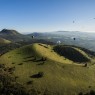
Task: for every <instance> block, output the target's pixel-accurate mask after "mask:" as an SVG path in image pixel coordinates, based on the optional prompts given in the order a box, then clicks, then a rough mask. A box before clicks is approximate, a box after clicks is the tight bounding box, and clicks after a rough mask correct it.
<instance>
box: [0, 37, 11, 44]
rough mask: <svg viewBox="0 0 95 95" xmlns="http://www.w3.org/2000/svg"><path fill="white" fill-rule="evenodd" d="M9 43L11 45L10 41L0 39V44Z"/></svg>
mask: <svg viewBox="0 0 95 95" xmlns="http://www.w3.org/2000/svg"><path fill="white" fill-rule="evenodd" d="M9 43H11V41H9V40H6V39H3V38H0V44H9Z"/></svg>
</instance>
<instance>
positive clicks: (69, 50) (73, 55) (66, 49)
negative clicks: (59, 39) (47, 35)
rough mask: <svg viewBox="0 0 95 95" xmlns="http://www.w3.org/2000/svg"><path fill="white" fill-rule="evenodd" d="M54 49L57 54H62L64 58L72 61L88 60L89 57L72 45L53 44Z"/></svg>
mask: <svg viewBox="0 0 95 95" xmlns="http://www.w3.org/2000/svg"><path fill="white" fill-rule="evenodd" d="M54 51H55V52H57V53H58V54H59V55H61V56H64V57H65V58H67V59H69V60H72V61H74V62H80V63H81V62H88V61H90V59H88V58H87V57H85V56H84V55H83V54H81V53H80V52H79V51H77V50H75V49H74V48H73V47H70V46H62V45H59V46H55V47H54Z"/></svg>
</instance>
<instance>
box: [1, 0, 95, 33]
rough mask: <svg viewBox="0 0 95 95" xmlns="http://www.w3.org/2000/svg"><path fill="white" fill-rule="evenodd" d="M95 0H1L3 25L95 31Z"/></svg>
mask: <svg viewBox="0 0 95 95" xmlns="http://www.w3.org/2000/svg"><path fill="white" fill-rule="evenodd" d="M94 9H95V0H0V12H1V15H0V29H3V28H7V29H14V30H17V31H19V32H20V33H26V32H27V31H28V33H30V32H51V31H83V32H94V33H95V12H94Z"/></svg>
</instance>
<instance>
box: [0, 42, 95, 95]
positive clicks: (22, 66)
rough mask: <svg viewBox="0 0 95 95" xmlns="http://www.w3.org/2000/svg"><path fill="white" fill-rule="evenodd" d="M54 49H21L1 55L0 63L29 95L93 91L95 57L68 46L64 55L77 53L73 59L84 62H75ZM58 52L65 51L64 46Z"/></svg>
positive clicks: (74, 94)
mask: <svg viewBox="0 0 95 95" xmlns="http://www.w3.org/2000/svg"><path fill="white" fill-rule="evenodd" d="M56 47H57V46H54V45H47V44H41V43H38V44H37V43H36V44H31V45H27V46H23V47H21V48H18V49H15V50H12V51H10V52H8V53H6V54H4V55H2V56H1V57H0V64H5V66H6V67H8V68H9V69H8V70H7V71H8V72H9V73H10V74H11V75H13V76H15V78H16V82H18V83H20V84H21V85H23V86H25V87H26V89H27V90H28V92H29V93H30V95H79V93H88V92H89V91H90V90H94V89H95V73H94V72H95V65H94V63H95V57H93V58H91V57H90V56H88V54H87V53H86V52H85V51H83V50H81V49H79V48H77V47H72V48H71V47H70V46H68V47H67V51H68V52H66V53H69V51H72V52H71V53H72V55H73V56H74V54H77V55H75V57H78V56H79V57H82V58H83V59H84V60H82V61H81V62H80V61H79V60H78V61H77V62H76V61H75V60H72V59H70V58H73V57H72V55H69V57H70V58H69V57H68V56H66V55H63V53H62V55H61V56H60V52H59V51H55V50H54V49H55V48H56ZM64 47H65V48H64ZM57 49H58V50H60V48H59V47H57ZM61 49H62V50H63V51H66V46H62V48H61ZM85 59H86V60H85ZM87 59H89V60H87ZM79 63H80V64H79ZM84 63H87V66H85V64H84Z"/></svg>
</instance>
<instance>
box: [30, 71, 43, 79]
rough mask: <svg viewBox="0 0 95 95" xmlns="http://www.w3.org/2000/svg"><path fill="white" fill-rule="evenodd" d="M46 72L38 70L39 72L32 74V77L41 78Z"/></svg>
mask: <svg viewBox="0 0 95 95" xmlns="http://www.w3.org/2000/svg"><path fill="white" fill-rule="evenodd" d="M43 75H44V73H43V72H38V73H37V74H34V75H32V76H30V77H31V78H41V77H43Z"/></svg>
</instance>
